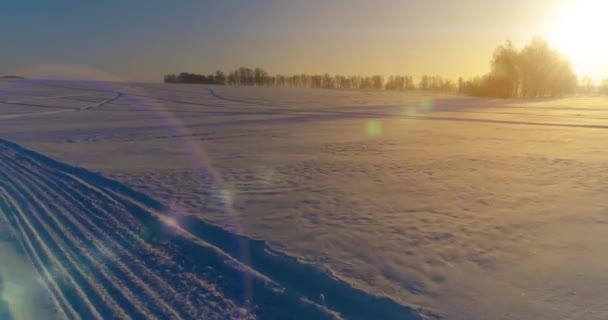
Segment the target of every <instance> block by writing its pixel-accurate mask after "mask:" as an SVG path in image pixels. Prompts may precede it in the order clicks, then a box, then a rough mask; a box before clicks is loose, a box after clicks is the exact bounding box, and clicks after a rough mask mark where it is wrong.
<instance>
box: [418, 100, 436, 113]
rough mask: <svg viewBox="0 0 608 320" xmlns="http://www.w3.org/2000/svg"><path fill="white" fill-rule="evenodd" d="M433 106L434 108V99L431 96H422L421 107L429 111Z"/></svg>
mask: <svg viewBox="0 0 608 320" xmlns="http://www.w3.org/2000/svg"><path fill="white" fill-rule="evenodd" d="M432 108H433V99H431V98H430V97H424V98H422V101H420V109H422V110H423V111H429V110H431V109H432Z"/></svg>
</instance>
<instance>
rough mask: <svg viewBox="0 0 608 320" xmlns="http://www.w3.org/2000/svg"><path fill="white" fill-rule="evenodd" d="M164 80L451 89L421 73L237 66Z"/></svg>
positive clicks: (450, 83) (452, 87)
mask: <svg viewBox="0 0 608 320" xmlns="http://www.w3.org/2000/svg"><path fill="white" fill-rule="evenodd" d="M164 81H165V82H166V83H199V84H219V85H235V86H277V87H304V88H325V89H377V90H381V89H384V90H415V89H422V90H428V91H444V92H453V91H455V90H456V89H457V88H456V84H455V83H454V82H453V81H450V80H447V79H444V78H441V77H439V76H423V77H422V78H421V79H420V82H419V83H417V84H416V83H414V78H413V77H412V76H390V77H388V78H386V79H385V77H383V76H381V75H374V76H343V75H329V74H312V75H310V74H298V75H290V76H285V75H270V74H268V72H266V71H265V70H264V69H261V68H254V69H252V68H246V67H241V68H238V69H237V70H234V71H232V72H230V73H228V74H226V73H224V72H223V71H216V72H215V73H214V74H209V75H202V74H193V73H188V72H182V73H179V74H169V75H166V76H165V78H164Z"/></svg>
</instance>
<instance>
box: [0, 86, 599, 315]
mask: <svg viewBox="0 0 608 320" xmlns="http://www.w3.org/2000/svg"><path fill="white" fill-rule="evenodd" d="M0 91H1V92H0V101H1V102H4V103H3V104H0V138H2V139H6V140H10V141H13V142H16V143H19V144H20V145H22V146H23V147H26V148H29V149H32V150H35V151H36V152H40V153H42V154H44V155H46V156H49V157H52V158H54V159H56V160H58V161H62V162H66V163H69V164H73V165H76V166H79V167H83V168H86V169H89V170H92V171H96V172H100V173H102V174H103V175H105V176H107V177H110V178H112V179H115V180H118V181H120V182H122V183H124V184H126V185H128V186H130V187H133V188H135V189H136V190H138V191H140V192H142V193H144V194H146V195H149V196H150V197H152V198H154V199H157V200H159V201H160V202H161V203H163V205H165V206H166V207H167V208H170V210H171V212H173V213H174V214H175V215H176V217H177V218H169V219H170V220H167V221H170V222H171V223H170V225H171V226H172V228H173V226H174V225H175V224H176V221H180V218H179V217H182V216H184V215H189V214H192V215H195V216H197V217H198V218H200V219H202V220H203V221H204V222H206V223H210V224H212V225H217V226H221V227H223V228H225V229H226V230H229V231H231V232H234V233H237V234H242V235H246V236H248V237H251V238H253V239H263V240H267V241H268V242H269V244H270V245H271V246H272V247H273V248H274V249H276V250H280V251H282V252H286V253H287V254H289V255H291V256H295V257H298V259H300V260H301V261H305V262H307V263H312V264H315V265H316V266H318V268H320V269H321V270H325V272H327V273H328V274H333V275H335V276H337V277H339V278H340V279H343V280H345V281H347V282H349V283H351V284H352V285H353V286H355V287H357V288H360V289H363V290H365V291H366V292H369V293H372V294H375V295H380V296H387V297H390V298H391V299H393V300H394V301H397V302H399V303H401V304H403V305H404V306H412V307H415V308H421V309H423V310H425V313H426V314H427V315H430V316H432V315H436V316H443V317H445V318H447V319H539V318H544V319H571V318H581V319H605V318H607V317H608V308H607V307H606V305H605V303H604V302H605V299H604V298H603V297H604V292H606V291H607V290H608V276H607V275H606V273H605V272H604V271H605V270H607V268H608V259H606V257H604V255H603V252H604V251H605V248H606V245H607V244H608V243H607V242H608V240H607V239H606V237H605V236H602V235H605V234H606V231H608V213H607V212H606V201H605V193H606V191H608V176H607V172H608V171H607V170H606V169H608V151H606V150H608V149H607V148H606V146H607V144H608V142H607V140H606V133H607V132H608V131H606V129H608V108H607V107H608V99H606V98H603V97H576V98H570V99H562V100H530V101H525V100H524V101H516V100H484V99H474V98H464V97H457V96H449V95H423V94H418V93H398V92H374V91H342V90H316V89H295V88H294V89H291V88H241V87H221V86H194V85H165V84H123V83H93V82H53V81H46V82H44V81H4V82H0ZM118 93H120V96H119V97H117V94H118ZM41 96H42V97H46V98H40V97H41ZM34 97H35V100H28V99H29V98H32V99H33V98H34ZM112 99H115V100H112ZM13 100H18V102H17V104H15V103H11V101H13ZM7 102H8V103H7ZM19 103H20V104H19ZM21 104H24V105H21ZM25 104H27V105H25ZM49 112H52V113H49ZM9 116H10V117H9ZM178 224H179V223H178ZM325 298H326V299H328V301H329V300H330V299H331V297H329V296H325ZM323 300H325V299H323Z"/></svg>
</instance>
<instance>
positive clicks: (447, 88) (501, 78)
mask: <svg viewBox="0 0 608 320" xmlns="http://www.w3.org/2000/svg"><path fill="white" fill-rule="evenodd" d="M490 66H491V68H490V72H489V73H488V74H486V75H484V76H482V77H475V78H472V79H468V80H465V79H463V78H462V77H461V78H459V79H458V81H457V82H456V83H455V82H453V81H451V80H449V79H446V78H442V77H440V76H429V75H424V76H422V77H420V78H419V80H418V82H415V81H414V78H413V77H412V76H407V75H405V76H403V75H392V76H389V77H387V78H385V77H384V76H382V75H372V76H358V75H357V76H344V75H330V74H327V73H326V74H297V75H280V74H279V75H270V74H269V73H268V72H266V71H265V70H264V69H262V68H247V67H240V68H238V69H236V70H233V71H231V72H229V73H227V74H226V73H224V72H223V71H216V72H215V73H212V74H209V75H202V74H193V73H187V72H182V73H179V74H169V75H166V76H165V77H164V81H165V82H166V83H201V84H217V85H237V86H278V87H306V88H326V89H376V90H396V91H407V90H423V91H436V92H459V93H462V94H466V95H472V96H479V97H494V98H546V97H562V96H565V95H567V94H571V93H575V92H581V88H584V86H585V84H584V81H585V80H584V79H583V82H582V83H583V84H581V85H580V86H579V82H578V79H577V77H576V75H575V74H574V72H573V70H572V66H571V63H570V62H569V61H568V60H567V59H566V58H565V57H563V56H562V55H561V54H560V53H559V52H558V51H557V50H554V49H552V48H551V47H550V46H549V44H548V43H547V42H546V41H545V40H543V39H541V38H535V39H533V40H532V42H531V43H530V44H528V45H527V46H525V47H524V48H522V49H518V48H515V47H514V46H513V43H512V42H511V41H507V42H506V43H505V44H504V45H501V46H499V47H497V48H496V50H495V52H494V55H493V56H492V59H491V62H490ZM577 90H578V91H577ZM599 91H600V92H603V93H606V94H608V79H606V80H604V81H603V82H602V83H601V84H600V86H599Z"/></svg>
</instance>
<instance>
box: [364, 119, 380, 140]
mask: <svg viewBox="0 0 608 320" xmlns="http://www.w3.org/2000/svg"><path fill="white" fill-rule="evenodd" d="M365 126H366V128H365V131H366V132H367V135H368V136H370V137H375V136H377V135H380V134H382V123H381V122H380V120H369V121H368V122H367V124H366V125H365Z"/></svg>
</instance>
